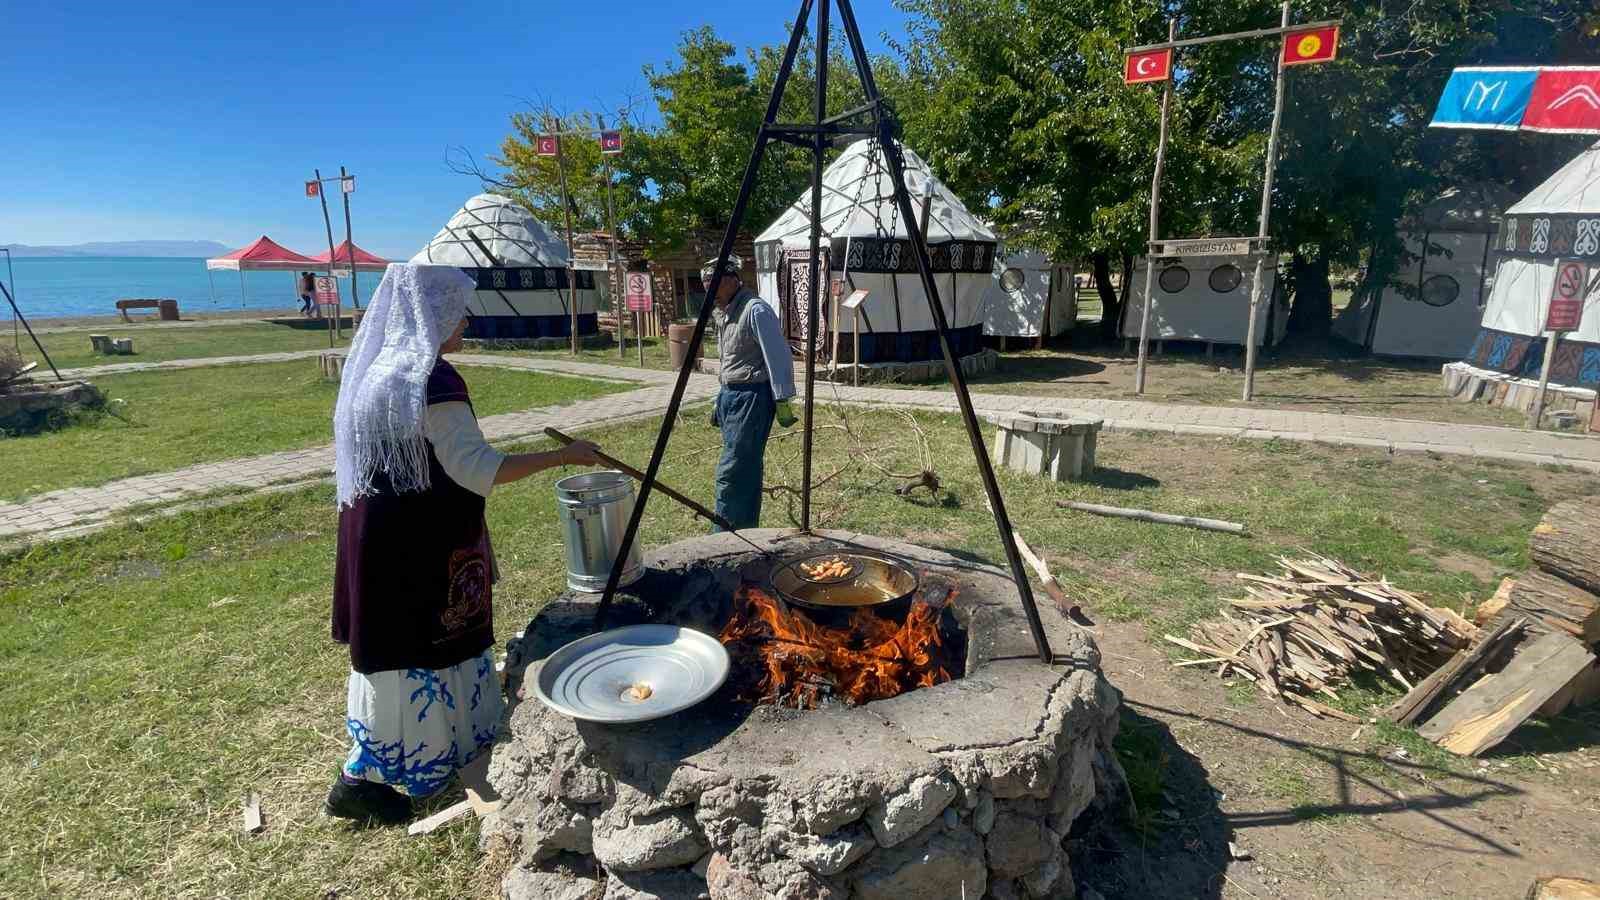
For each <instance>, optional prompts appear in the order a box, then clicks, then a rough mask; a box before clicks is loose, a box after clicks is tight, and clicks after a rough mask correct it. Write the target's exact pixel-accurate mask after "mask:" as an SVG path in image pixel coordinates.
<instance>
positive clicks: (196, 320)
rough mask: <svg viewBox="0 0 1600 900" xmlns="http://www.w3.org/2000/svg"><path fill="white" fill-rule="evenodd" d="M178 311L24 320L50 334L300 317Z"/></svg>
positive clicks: (5, 313) (6, 313)
mask: <svg viewBox="0 0 1600 900" xmlns="http://www.w3.org/2000/svg"><path fill="white" fill-rule="evenodd" d="M180 314H181V315H182V316H183V317H182V318H181V319H179V320H178V321H176V322H163V321H161V319H160V318H159V317H157V316H156V314H155V311H154V310H140V311H138V312H136V313H133V314H132V315H131V316H130V318H131V319H132V320H133V321H132V322H124V321H122V317H121V316H120V315H118V314H116V313H111V314H110V315H93V316H37V317H36V316H27V319H28V324H29V325H30V326H32V327H33V330H34V331H35V332H36V333H38V334H51V333H57V332H62V331H87V330H89V329H94V328H108V329H110V328H148V327H152V326H155V327H172V328H182V327H189V328H201V327H205V326H207V325H238V324H243V323H248V322H256V321H265V320H267V319H276V318H284V317H289V318H300V317H301V316H300V310H299V308H298V307H293V306H286V307H282V308H278V309H270V308H265V307H262V308H250V309H234V310H218V311H214V312H203V313H198V314H195V313H185V312H182V311H181V310H180ZM24 315H26V313H24ZM346 315H348V313H346ZM13 321H15V318H14V316H13V315H12V313H11V310H10V309H9V308H8V309H4V310H0V327H5V326H7V325H8V324H9V323H10V322H13ZM17 330H18V331H19V332H20V331H22V329H21V327H20V326H19V327H18V329H17Z"/></svg>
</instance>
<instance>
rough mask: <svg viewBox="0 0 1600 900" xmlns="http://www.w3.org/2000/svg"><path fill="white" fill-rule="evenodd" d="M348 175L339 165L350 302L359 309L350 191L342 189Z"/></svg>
mask: <svg viewBox="0 0 1600 900" xmlns="http://www.w3.org/2000/svg"><path fill="white" fill-rule="evenodd" d="M348 177H349V176H348V175H347V174H346V173H345V170H344V166H340V167H339V194H340V196H342V197H343V198H344V242H345V244H346V245H347V246H349V248H350V303H351V308H352V309H360V308H361V293H360V288H359V287H358V286H357V284H356V239H355V237H354V236H353V235H352V234H351V233H350V192H349V191H346V190H345V189H344V180H345V179H346V178H348Z"/></svg>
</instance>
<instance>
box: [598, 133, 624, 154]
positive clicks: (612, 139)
mask: <svg viewBox="0 0 1600 900" xmlns="http://www.w3.org/2000/svg"><path fill="white" fill-rule="evenodd" d="M600 152H601V153H606V154H612V153H621V152H622V132H620V131H602V132H600Z"/></svg>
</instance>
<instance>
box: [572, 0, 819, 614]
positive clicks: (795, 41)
mask: <svg viewBox="0 0 1600 900" xmlns="http://www.w3.org/2000/svg"><path fill="white" fill-rule="evenodd" d="M823 2H827V0H823ZM810 15H811V0H800V14H799V15H797V16H795V20H794V28H793V29H792V30H791V31H790V32H789V46H788V49H787V50H786V51H785V52H784V55H783V63H782V65H780V66H779V67H778V77H777V79H776V80H775V81H774V82H773V84H772V97H771V98H770V99H768V101H767V114H766V117H765V118H763V119H762V120H761V131H760V132H759V133H758V134H757V135H756V145H755V148H754V149H753V150H751V151H750V163H749V165H747V166H745V170H744V180H743V181H742V182H740V184H739V198H738V199H737V200H735V201H734V204H733V214H732V215H731V216H729V217H728V227H727V229H726V230H725V231H724V232H723V234H722V247H721V249H720V250H718V251H717V269H716V272H715V273H713V274H712V276H711V284H710V285H709V286H708V287H707V293H706V300H705V303H704V304H702V305H701V307H700V316H699V318H697V319H696V320H695V323H694V337H692V338H690V339H689V354H688V356H686V357H685V358H684V360H683V367H682V368H681V369H679V370H678V380H677V382H676V383H675V384H674V385H673V388H672V399H671V400H670V401H668V403H667V411H666V418H664V419H662V421H661V431H660V432H659V433H658V434H657V435H656V445H655V449H653V450H651V451H650V464H649V465H648V466H646V467H645V470H644V480H643V481H641V482H640V483H639V499H638V500H637V501H636V502H635V503H634V504H633V514H632V515H630V516H628V527H627V529H626V530H624V531H623V533H622V546H621V547H620V548H618V550H617V558H616V561H615V562H613V563H612V565H611V574H610V575H608V576H606V587H605V593H603V594H601V595H600V606H599V608H598V609H597V610H596V611H595V616H594V620H595V628H596V629H603V628H605V624H606V616H607V615H608V614H609V613H610V611H611V601H612V600H613V599H614V598H615V597H616V593H617V584H618V583H619V582H620V581H621V580H622V570H623V568H624V567H625V566H626V565H627V562H628V553H629V551H630V550H632V549H633V542H634V541H635V540H636V539H638V536H639V522H640V520H642V519H643V518H644V507H645V504H646V503H647V502H649V500H650V491H651V490H652V489H653V488H654V487H655V485H656V475H657V474H658V473H659V472H660V471H661V459H662V457H664V456H665V455H666V452H667V442H668V441H669V440H671V438H672V426H673V425H674V424H675V423H676V422H677V421H678V410H679V408H680V407H682V405H683V392H684V391H685V390H687V389H688V387H689V373H690V372H692V371H694V363H695V360H696V359H698V358H699V356H700V343H701V339H702V338H704V337H705V334H706V323H707V322H709V321H710V320H711V308H712V306H713V305H714V303H715V300H714V298H715V297H716V295H717V289H718V288H719V287H721V285H722V269H723V267H724V266H726V265H727V263H728V257H729V256H730V255H732V254H733V242H734V239H735V238H736V237H737V236H738V234H739V226H740V225H741V224H743V222H744V214H745V209H746V207H748V206H749V204H750V194H751V192H752V191H753V190H754V189H755V185H756V173H757V172H758V171H759V170H760V168H761V157H762V155H763V154H764V153H765V152H766V149H767V129H768V128H770V127H771V126H772V125H773V124H774V123H775V122H777V121H778V106H779V104H780V103H781V101H782V100H783V89H784V86H785V85H786V84H788V82H789V73H790V72H792V71H793V70H794V59H795V55H796V54H797V53H798V52H799V50H800V40H801V38H803V37H804V36H805V30H806V20H807V19H808V18H809V17H810Z"/></svg>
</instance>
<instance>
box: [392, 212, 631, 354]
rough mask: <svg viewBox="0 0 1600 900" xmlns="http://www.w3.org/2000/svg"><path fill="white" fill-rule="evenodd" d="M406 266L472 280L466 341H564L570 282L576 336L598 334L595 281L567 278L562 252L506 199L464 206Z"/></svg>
mask: <svg viewBox="0 0 1600 900" xmlns="http://www.w3.org/2000/svg"><path fill="white" fill-rule="evenodd" d="M411 261H412V262H414V263H430V264H433V265H445V266H459V267H460V268H461V269H462V271H464V272H466V273H467V274H468V275H471V276H473V277H474V278H476V279H477V281H478V290H477V292H476V293H475V294H474V296H473V299H472V302H471V303H469V304H468V305H467V313H468V315H469V317H470V322H469V323H468V326H467V337H470V338H478V339H492V340H517V341H521V340H539V339H551V338H569V339H570V337H571V335H572V309H571V306H570V304H571V303H572V291H571V290H569V286H568V281H567V278H568V275H569V274H576V275H577V279H578V291H577V295H578V296H577V303H578V334H579V335H591V334H597V333H598V332H599V330H600V328H599V323H598V316H597V313H598V309H599V292H598V291H597V290H596V288H595V283H594V273H593V272H577V273H569V272H568V269H567V265H568V252H567V245H566V244H565V243H563V242H562V241H561V239H560V238H558V237H556V235H555V233H554V232H552V231H551V230H550V229H549V228H547V227H546V226H545V225H544V223H542V222H540V221H539V220H538V219H535V218H534V217H533V214H532V213H530V212H528V210H527V209H526V208H524V207H523V206H521V205H520V204H518V203H517V202H516V201H515V200H512V199H511V198H510V197H502V196H500V195H498V194H479V195H478V196H476V197H473V198H472V199H471V200H468V201H467V202H466V205H464V206H462V207H461V211H460V212H457V213H456V214H455V215H454V216H451V217H450V221H449V222H447V223H445V226H444V228H442V229H440V231H439V233H438V234H437V235H435V236H434V238H433V240H431V241H429V242H428V245H427V246H426V247H423V248H422V249H421V250H420V251H418V253H417V255H416V256H413V257H412V258H411Z"/></svg>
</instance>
